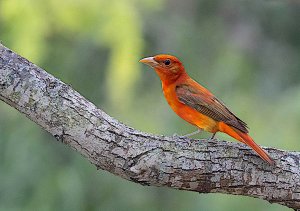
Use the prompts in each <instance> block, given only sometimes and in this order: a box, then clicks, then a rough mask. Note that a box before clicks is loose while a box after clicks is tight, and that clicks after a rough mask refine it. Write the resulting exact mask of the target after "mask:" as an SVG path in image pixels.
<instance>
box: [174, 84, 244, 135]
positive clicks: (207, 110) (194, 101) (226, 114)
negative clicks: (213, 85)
mask: <svg viewBox="0 0 300 211" xmlns="http://www.w3.org/2000/svg"><path fill="white" fill-rule="evenodd" d="M201 88H202V87H201ZM176 94H177V97H178V99H179V101H180V102H182V103H184V104H186V105H188V106H190V107H192V108H194V109H196V110H197V111H199V112H201V113H202V114H204V115H206V116H208V117H210V118H212V119H213V120H215V121H218V122H224V123H226V124H227V125H230V126H232V127H234V128H236V129H238V130H240V131H242V132H244V133H248V129H247V124H246V123H245V122H243V121H242V120H241V119H239V118H238V117H237V116H235V115H234V114H233V113H232V112H231V111H230V110H229V109H228V108H227V107H226V106H225V105H224V103H222V102H221V101H219V100H218V99H217V98H216V97H214V96H213V95H212V94H211V93H210V92H207V93H204V92H201V91H200V90H197V89H196V88H193V87H192V86H190V85H188V84H180V85H177V86H176Z"/></svg>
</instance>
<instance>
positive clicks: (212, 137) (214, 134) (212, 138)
mask: <svg viewBox="0 0 300 211" xmlns="http://www.w3.org/2000/svg"><path fill="white" fill-rule="evenodd" d="M216 133H217V132H215V133H213V135H212V136H211V137H210V139H208V140H209V141H212V140H214V138H215V136H216Z"/></svg>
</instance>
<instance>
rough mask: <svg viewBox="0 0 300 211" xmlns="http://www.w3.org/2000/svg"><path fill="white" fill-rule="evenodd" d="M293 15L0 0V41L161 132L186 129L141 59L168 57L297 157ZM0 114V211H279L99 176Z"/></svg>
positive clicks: (165, 4) (203, 6) (229, 2)
mask: <svg viewBox="0 0 300 211" xmlns="http://www.w3.org/2000/svg"><path fill="white" fill-rule="evenodd" d="M299 9H300V4H298V3H296V1H277V0H275V1H237V0H224V1H215V0H202V1H197V0H189V1H159V0H155V1H152V0H141V1H138V0H121V1H120V0H109V1H107V0H76V1H71V0H64V1H61V0H60V1H59V0H49V1H39V0H22V1H19V0H0V40H1V41H2V42H3V44H4V45H6V46H8V47H10V48H12V49H13V50H15V51H16V52H18V53H19V54H21V55H23V56H24V57H26V58H28V59H30V60H31V61H33V62H34V63H36V64H38V65H39V66H41V67H43V68H44V69H46V70H48V71H49V72H50V73H51V74H53V75H54V76H56V77H58V78H60V79H62V80H63V81H65V82H66V83H69V84H71V85H72V87H74V88H75V89H76V90H78V91H79V92H80V93H81V94H83V95H84V96H86V97H87V98H88V99H89V100H91V101H92V102H94V103H95V104H96V105H98V106H99V107H100V108H102V109H104V110H105V111H106V112H107V113H109V114H110V115H111V116H113V117H115V118H116V119H119V120H121V121H123V122H125V123H126V124H128V125H130V126H132V127H135V128H137V129H140V130H143V131H147V132H151V133H155V134H165V135H167V134H168V135H171V134H173V133H178V134H184V133H188V132H191V131H193V130H194V128H193V127H192V126H190V125H188V124H187V123H185V122H184V121H182V120H181V119H180V118H179V117H177V116H176V115H175V114H174V113H173V112H172V111H171V110H170V108H169V107H168V106H167V103H166V102H165V100H164V99H163V96H162V93H161V88H160V82H159V80H158V78H157V76H156V75H155V73H154V72H153V71H152V70H151V69H150V68H148V67H145V66H143V65H141V64H139V63H138V60H139V59H140V58H142V57H144V56H150V55H154V54H157V53H170V54H174V55H176V56H178V57H180V58H181V60H182V61H183V62H184V64H185V66H186V69H187V71H188V72H189V73H190V75H191V76H192V77H193V78H194V79H196V80H197V81H199V82H200V83H202V84H203V85H204V86H206V87H207V88H209V89H210V90H211V91H212V92H214V93H215V94H216V95H217V96H218V97H219V98H221V99H222V100H223V101H224V102H225V103H226V104H227V105H228V106H229V107H230V108H231V109H232V110H233V111H234V112H235V113H236V114H237V115H238V116H239V117H241V118H242V119H243V120H245V121H246V122H247V123H248V124H249V126H250V128H251V130H250V134H251V135H252V136H253V138H254V139H255V140H256V141H257V143H259V144H262V145H266V146H271V147H277V148H282V149H288V150H297V151H299V150H300V147H299V146H300V145H299V144H298V138H297V135H298V131H299V129H298V128H299V125H300V109H299V107H300V103H299V102H300V71H299V70H300V60H299V58H300V22H299V20H300V13H299ZM0 115H1V119H2V123H1V124H0V134H1V138H0V210H33V209H34V210H171V209H172V210H214V211H218V210H222V211H224V210H240V207H241V206H242V207H243V210H245V211H246V210H284V209H285V208H283V207H282V206H279V205H270V204H269V203H267V202H264V201H262V200H258V199H251V198H246V197H238V196H226V195H221V194H208V195H207V194H201V195H199V194H196V193H189V192H183V191H176V190H171V189H165V188H154V187H142V186H139V185H136V184H133V183H130V182H128V181H124V180H122V179H120V178H117V177H115V176H113V175H111V174H109V173H106V172H101V171H96V169H95V168H94V167H93V166H92V165H90V164H89V163H88V162H87V161H86V160H85V159H83V158H82V157H81V156H80V155H78V154H77V153H76V152H73V151H72V150H71V149H69V148H67V147H65V146H64V145H62V144H60V143H57V142H55V141H53V140H54V138H53V137H51V136H49V135H48V134H46V133H45V132H43V131H42V130H41V129H40V128H39V127H37V126H36V125H35V124H33V123H31V122H30V121H29V120H28V119H26V118H25V117H24V116H22V115H21V114H19V113H18V112H16V111H15V110H13V109H12V108H10V107H9V106H8V105H5V104H4V103H1V104H0ZM208 135H209V134H207V133H203V134H202V135H201V136H200V137H208ZM218 137H219V138H222V139H226V140H232V139H230V138H229V137H228V136H226V135H221V134H218ZM128 193H129V194H128ZM216 201H217V203H216ZM286 210H287V209H286Z"/></svg>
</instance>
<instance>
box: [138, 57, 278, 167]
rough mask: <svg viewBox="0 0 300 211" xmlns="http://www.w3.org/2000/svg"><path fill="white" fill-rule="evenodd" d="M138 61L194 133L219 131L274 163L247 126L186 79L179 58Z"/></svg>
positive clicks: (199, 87) (211, 96)
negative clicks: (151, 72)
mask: <svg viewBox="0 0 300 211" xmlns="http://www.w3.org/2000/svg"><path fill="white" fill-rule="evenodd" d="M140 62H142V63H145V64H147V65H149V66H151V67H152V68H154V70H155V72H156V73H157V75H158V76H159V78H160V80H161V82H162V89H163V93H164V95H165V98H166V100H167V102H168V103H169V105H170V106H171V108H172V109H173V110H174V112H175V113H176V114H177V115H178V116H180V117H181V118H182V119H184V120H185V121H187V122H189V123H190V124H192V125H195V126H196V127H198V131H196V133H198V132H200V131H201V130H205V131H208V132H211V133H213V136H212V138H214V136H215V134H216V133H217V132H219V131H220V132H223V133H227V134H228V135H230V136H231V137H233V138H235V139H236V140H238V141H240V142H243V143H245V144H247V145H248V146H249V147H251V148H252V149H254V150H255V151H256V152H257V154H258V155H259V156H260V157H261V158H262V159H264V160H265V161H267V162H268V163H270V164H274V161H273V160H272V159H271V158H270V156H269V155H268V154H267V153H266V152H265V151H264V150H263V149H262V148H260V147H259V146H258V145H257V144H256V143H255V142H254V141H253V139H252V138H251V137H250V136H249V135H248V129H247V124H246V123H245V122H243V121H242V120H241V119H239V118H238V117H237V116H236V115H235V114H233V113H232V112H231V111H230V110H229V109H228V108H227V107H226V106H225V105H224V104H223V103H222V102H221V101H220V100H218V99H217V98H216V97H215V96H214V95H213V94H212V93H211V92H210V91H208V90H207V89H206V88H204V87H203V86H201V85H200V84H198V83H197V82H196V81H194V80H193V79H192V78H190V77H189V75H188V74H187V73H186V71H185V69H184V66H183V65H182V63H181V62H180V61H179V59H177V58H176V57H174V56H171V55H165V54H162V55H157V56H154V57H147V58H144V59H141V60H140ZM196 133H195V132H194V133H191V134H189V135H194V134H196ZM189 135H188V136H189Z"/></svg>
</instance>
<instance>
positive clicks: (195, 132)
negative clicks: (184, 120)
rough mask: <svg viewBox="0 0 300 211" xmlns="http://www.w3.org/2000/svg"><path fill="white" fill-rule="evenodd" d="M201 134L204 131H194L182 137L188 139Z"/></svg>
mask: <svg viewBox="0 0 300 211" xmlns="http://www.w3.org/2000/svg"><path fill="white" fill-rule="evenodd" d="M200 132H202V130H201V129H198V130H196V131H194V132H192V133H188V134H186V135H183V136H181V137H182V138H188V137H191V136H193V135H196V134H198V133H200Z"/></svg>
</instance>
